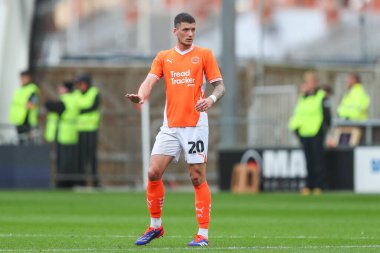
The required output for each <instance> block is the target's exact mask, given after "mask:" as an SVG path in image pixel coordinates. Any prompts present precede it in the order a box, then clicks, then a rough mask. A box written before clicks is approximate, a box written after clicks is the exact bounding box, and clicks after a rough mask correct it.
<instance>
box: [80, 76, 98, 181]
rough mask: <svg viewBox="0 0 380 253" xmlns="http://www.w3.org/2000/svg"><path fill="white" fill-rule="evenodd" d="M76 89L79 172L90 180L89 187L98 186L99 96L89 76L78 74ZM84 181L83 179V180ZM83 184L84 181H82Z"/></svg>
mask: <svg viewBox="0 0 380 253" xmlns="http://www.w3.org/2000/svg"><path fill="white" fill-rule="evenodd" d="M75 84H76V86H77V88H78V90H77V91H76V92H75V93H76V98H77V102H78V104H79V109H80V111H79V116H78V131H79V143H78V146H79V170H80V172H81V173H82V174H83V176H84V177H85V176H86V175H87V176H89V177H88V178H91V182H87V184H88V185H91V186H99V179H98V172H97V163H98V161H97V145H98V130H99V123H100V94H99V91H98V89H97V88H96V87H95V86H93V85H92V83H91V76H90V75H88V74H80V75H78V76H77V77H76V79H75ZM83 179H84V178H83ZM83 184H85V180H83Z"/></svg>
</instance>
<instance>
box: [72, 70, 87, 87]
mask: <svg viewBox="0 0 380 253" xmlns="http://www.w3.org/2000/svg"><path fill="white" fill-rule="evenodd" d="M74 82H75V83H86V84H88V85H89V86H90V85H91V76H90V74H87V73H81V74H78V75H77V76H76V77H75V79H74Z"/></svg>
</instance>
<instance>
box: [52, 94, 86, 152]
mask: <svg viewBox="0 0 380 253" xmlns="http://www.w3.org/2000/svg"><path fill="white" fill-rule="evenodd" d="M60 99H61V101H62V102H63V104H64V105H65V110H64V111H63V113H62V114H61V117H59V116H58V113H55V112H52V113H49V114H48V116H47V123H46V129H45V139H46V141H49V142H52V141H54V140H55V139H56V140H57V142H58V143H59V144H64V145H73V144H76V143H77V142H78V128H77V119H78V115H79V108H78V103H77V99H76V95H74V94H73V93H67V94H63V95H62V96H60Z"/></svg>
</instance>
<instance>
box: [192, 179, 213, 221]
mask: <svg viewBox="0 0 380 253" xmlns="http://www.w3.org/2000/svg"><path fill="white" fill-rule="evenodd" d="M194 190H195V212H196V215H197V220H198V224H199V228H205V229H208V224H209V223H210V212H211V192H210V188H209V187H208V184H207V181H205V182H204V183H202V184H200V185H198V186H194Z"/></svg>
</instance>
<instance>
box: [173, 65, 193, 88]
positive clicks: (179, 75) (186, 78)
mask: <svg viewBox="0 0 380 253" xmlns="http://www.w3.org/2000/svg"><path fill="white" fill-rule="evenodd" d="M170 76H171V78H170V79H171V81H172V85H181V84H184V85H186V86H194V85H195V78H192V77H191V72H190V69H188V70H186V71H178V72H176V71H170Z"/></svg>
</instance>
